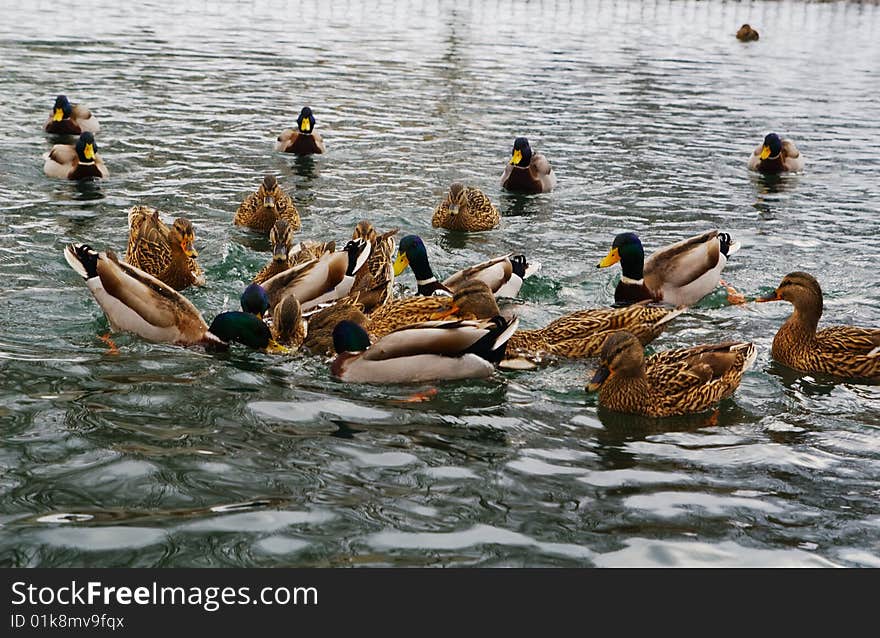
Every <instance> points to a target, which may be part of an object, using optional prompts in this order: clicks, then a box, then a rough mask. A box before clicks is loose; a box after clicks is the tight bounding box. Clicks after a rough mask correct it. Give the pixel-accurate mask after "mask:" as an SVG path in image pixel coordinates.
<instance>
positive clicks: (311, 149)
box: [275, 106, 324, 155]
mask: <svg viewBox="0 0 880 638" xmlns="http://www.w3.org/2000/svg"><path fill="white" fill-rule="evenodd" d="M275 150H276V151H281V152H283V153H295V154H296V155H312V154H315V153H323V152H324V139H323V138H322V137H321V134H320V133H318V132H317V131H316V130H315V116H314V115H312V109H310V108H309V107H308V106H304V107H303V110H302V111H300V113H299V117H298V118H296V129H292V128H288V129H284V130H283V131H282V132H281V135H279V136H278V141H277V142H276V143H275Z"/></svg>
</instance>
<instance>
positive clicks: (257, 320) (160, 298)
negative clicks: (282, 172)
mask: <svg viewBox="0 0 880 638" xmlns="http://www.w3.org/2000/svg"><path fill="white" fill-rule="evenodd" d="M746 26H747V25H746ZM744 28H745V27H744ZM741 31H742V30H741ZM737 37H740V34H737ZM755 38H757V34H755V36H754V38H751V39H755ZM296 122H297V124H296V127H295V128H290V129H287V130H285V131H283V132H282V133H281V135H280V136H279V137H278V139H277V143H276V144H275V150H276V151H278V152H284V153H294V154H297V155H308V154H315V153H324V152H325V145H324V141H323V139H322V138H321V136H320V134H319V133H318V132H317V131H316V130H315V117H314V114H313V113H312V110H311V109H310V108H309V107H305V108H303V109H302V111H301V113H300V114H299V117H298V118H297V120H296ZM44 129H45V131H46V132H47V133H49V134H52V135H63V136H77V139H76V141H75V143H74V144H73V145H65V144H56V145H55V146H53V147H52V149H51V150H50V151H49V152H48V153H47V154H46V156H45V172H46V174H47V175H49V176H51V177H59V178H66V179H86V178H100V177H106V176H107V175H108V173H107V169H106V167H105V166H104V164H103V162H102V160H101V158H100V157H99V156H98V153H97V151H98V148H97V144H96V142H95V137H94V136H95V134H96V133H97V132H98V131H99V130H100V126H99V124H98V122H97V120H96V119H95V117H94V116H93V115H92V114H91V113H90V111H89V110H88V109H87V108H85V107H84V106H82V105H74V104H71V103H70V102H69V101H68V99H67V98H66V97H65V96H63V95H60V96H58V98H57V100H56V101H55V105H54V108H53V110H52V114H51V115H50V117H49V119H48V121H47V122H46V124H45V126H44ZM748 166H749V168H751V169H752V170H755V171H758V172H761V173H765V174H777V173H781V172H788V171H799V170H802V169H803V166H804V159H803V157H802V156H801V155H800V153H799V152H798V150H797V148H796V146H795V145H794V143H793V142H792V141H791V140H784V139H781V138H780V137H779V136H778V135H776V134H774V133H771V134H769V135H767V136H766V137H765V138H764V141H763V143H762V144H761V145H760V146H759V147H758V148H757V149H755V151H754V153H753V154H752V156H751V157H750V158H749V161H748ZM501 184H502V186H503V187H504V188H505V189H507V190H510V191H515V192H523V193H546V192H549V191H551V190H553V188H554V186H555V185H556V174H555V173H554V171H553V169H552V167H551V165H550V162H549V161H548V160H547V158H546V157H544V156H543V155H541V154H540V153H536V152H534V151H533V150H532V148H531V146H530V145H529V142H528V140H527V139H526V138H524V137H518V138H516V140H515V141H514V145H513V151H512V153H511V157H510V159H509V161H508V163H507V164H506V166H505V168H504V171H503V174H502V177H501ZM499 220H500V215H499V213H498V209H497V208H496V207H495V206H494V205H493V204H492V202H491V201H490V199H489V198H488V197H487V196H486V195H485V194H484V193H482V192H481V191H480V190H479V189H477V188H473V187H470V186H466V185H464V184H460V183H454V184H452V185H451V186H450V188H449V191H448V193H447V194H446V195H445V196H444V199H443V201H442V202H440V204H439V205H438V206H437V207H436V209H435V210H434V214H433V219H432V224H433V226H434V227H442V228H446V229H449V230H453V231H460V232H474V231H486V230H490V229H492V228H495V227H496V226H497V225H498V223H499ZM233 222H234V223H235V224H236V225H238V226H241V227H244V228H247V229H250V230H251V231H253V232H255V233H259V234H262V235H268V237H269V239H270V242H271V245H272V254H271V257H270V258H269V260H268V263H267V264H266V265H265V267H263V268H262V269H261V270H260V271H259V272H258V273H256V274H255V276H254V279H253V283H252V284H250V285H249V286H248V287H247V288H246V289H245V290H244V292H243V293H242V294H241V297H240V303H241V310H240V311H231V312H223V313H221V314H219V315H217V316H216V317H215V318H214V320H213V321H212V323H211V324H210V325H208V324H207V323H206V321H205V319H204V318H203V317H202V314H201V313H200V312H199V310H198V309H197V308H196V307H195V306H194V305H193V304H192V303H191V302H190V301H189V300H188V299H187V298H186V297H184V296H183V295H182V294H181V293H180V292H179V291H180V290H183V289H185V288H187V287H189V286H201V285H203V284H204V283H205V276H204V273H203V272H202V269H201V268H200V267H199V265H198V262H197V257H198V253H197V252H196V250H195V247H194V241H195V232H194V229H193V226H192V224H191V223H190V222H189V221H188V220H186V219H184V218H178V219H176V220H174V221H173V223H172V224H171V226H168V225H166V223H165V222H163V221H162V220H161V219H160V215H159V211H157V210H156V209H153V208H150V207H148V206H140V205H138V206H134V207H132V208H131V210H130V211H129V213H128V233H129V237H128V245H127V250H126V254H125V257H124V258H123V259H120V258H119V257H118V256H117V255H116V254H115V253H114V252H113V251H111V250H106V251H104V252H99V251H96V250H94V249H93V248H91V247H90V246H88V245H86V244H70V245H68V246H67V247H66V248H65V250H64V256H65V258H66V260H67V262H68V264H69V265H70V266H71V268H73V269H74V270H75V271H76V272H77V273H79V274H80V275H81V276H82V277H83V278H84V279H85V281H86V286H87V287H88V288H89V290H90V291H91V292H92V295H93V296H94V298H95V300H96V301H97V303H98V305H99V306H100V307H101V309H102V310H103V311H104V313H105V315H106V317H107V319H108V321H109V323H110V326H111V329H112V330H115V331H126V332H132V333H135V334H137V335H140V336H141V337H143V338H145V339H148V340H150V341H154V342H165V343H174V344H180V345H185V346H190V345H201V346H204V347H206V348H209V349H226V348H228V347H230V344H232V343H238V344H243V345H245V346H249V347H251V348H256V349H260V350H265V351H268V352H278V353H289V352H293V351H296V350H300V349H303V350H306V351H308V352H310V353H312V354H315V355H323V356H327V355H330V356H333V355H334V353H335V356H334V358H333V360H332V363H331V364H330V367H331V372H332V374H333V375H334V376H335V377H337V378H339V379H341V380H343V381H347V382H354V383H413V382H425V381H434V380H441V379H465V378H480V377H488V376H490V375H492V374H495V371H496V370H497V369H498V368H501V369H531V368H535V367H537V366H539V365H547V364H549V363H552V362H553V361H555V360H557V359H559V358H565V359H574V358H586V357H598V359H599V367H598V369H597V370H596V371H595V373H594V374H593V376H592V378H591V379H590V381H589V383H588V384H587V389H588V390H590V391H594V390H598V393H599V395H598V396H599V403H600V405H602V406H605V407H606V408H609V409H612V410H616V411H620V412H627V413H634V414H641V415H646V416H652V417H665V416H671V415H681V414H686V413H692V412H702V411H705V410H707V409H709V408H711V407H713V406H714V405H715V404H717V403H718V402H719V401H720V400H721V399H724V398H726V397H729V396H731V395H732V394H733V392H734V391H735V390H736V388H737V387H738V385H739V383H740V380H741V379H742V376H743V374H744V373H745V371H746V370H747V369H748V368H749V367H750V366H751V364H752V363H753V362H754V360H755V357H756V348H755V346H754V345H753V344H752V343H748V342H741V341H730V342H726V343H718V344H703V345H697V346H694V347H689V348H679V349H675V350H667V351H664V352H659V353H657V354H654V355H652V356H650V357H645V354H644V346H645V345H646V344H648V343H649V342H651V341H652V340H653V339H655V338H656V337H657V336H658V335H660V334H661V333H662V332H663V331H664V330H665V329H666V327H667V326H668V325H669V323H670V322H671V321H672V320H673V319H675V318H676V317H677V316H679V315H680V314H681V313H682V312H684V311H685V310H686V309H687V307H688V306H690V305H693V304H695V303H697V302H698V301H699V300H700V299H702V298H703V297H704V296H706V295H708V294H710V293H712V292H713V291H714V290H715V289H716V288H717V287H718V286H719V285H724V286H725V287H727V288H728V299H729V300H730V302H731V303H744V302H745V298H744V297H743V296H742V295H740V294H739V293H737V292H736V291H735V290H733V289H732V288H730V287H729V286H727V284H726V283H724V282H723V281H722V280H721V274H722V271H723V270H724V267H725V265H726V263H727V260H728V259H729V258H730V257H731V256H732V255H733V254H734V253H735V252H736V250H737V249H738V248H739V244H738V243H736V242H735V241H733V239H732V238H731V237H730V235H729V234H727V233H724V232H718V231H717V230H710V231H707V232H705V233H702V234H700V235H696V236H694V237H690V238H686V239H684V240H682V241H680V242H677V243H675V244H672V245H671V246H667V247H664V248H660V249H659V250H656V251H655V252H653V253H652V254H651V255H650V256H648V257H647V258H646V257H645V250H644V248H643V246H642V243H641V240H640V239H639V237H638V236H637V235H636V234H634V233H621V234H619V235H617V236H616V237H615V238H614V240H613V243H612V244H611V247H610V249H609V251H608V254H607V255H606V256H605V257H604V258H603V259H601V261H599V262H598V264H597V266H598V267H600V268H605V267H609V266H613V265H614V264H618V263H619V264H620V266H621V271H622V272H621V278H620V282H619V283H618V284H617V287H616V289H615V294H614V299H615V305H614V307H610V308H592V309H585V310H580V311H577V312H573V313H570V314H568V315H565V316H563V317H559V318H557V319H555V320H554V321H552V322H550V323H549V324H548V325H546V326H544V327H541V328H536V329H528V330H526V329H520V328H519V320H518V318H517V317H515V316H512V315H511V314H509V313H505V312H502V310H501V309H500V308H499V301H501V302H502V303H503V300H504V299H510V298H514V297H516V296H517V295H518V293H519V291H520V288H521V286H522V285H523V281H524V280H525V279H527V278H528V277H529V276H531V275H532V274H534V273H535V272H536V271H537V270H538V268H539V265H538V264H533V263H529V262H528V260H527V259H526V257H525V255H515V254H508V255H502V256H498V257H495V258H493V259H489V260H487V261H485V262H483V263H480V264H476V265H474V266H471V267H469V268H465V269H463V270H461V271H459V272H456V273H454V274H452V275H450V276H448V277H446V278H445V279H439V278H438V277H437V276H436V275H435V273H434V271H433V269H432V267H431V264H430V260H429V251H428V247H427V246H426V245H425V243H424V242H423V241H422V239H421V238H420V237H418V236H417V235H405V236H403V237H401V239H400V241H399V245H398V244H396V241H395V237H396V235H397V234H398V229H396V228H395V229H391V230H388V231H386V232H379V231H378V230H377V229H375V228H374V227H373V225H372V223H370V222H369V221H366V220H364V221H361V222H360V223H358V224H357V226H356V227H355V228H354V229H353V231H352V234H351V238H350V239H348V240H346V242H345V244H344V246H343V247H342V248H341V249H337V245H336V241H333V240H331V241H311V240H307V241H302V242H300V243H298V244H294V241H293V237H294V233H295V232H296V231H299V230H300V229H301V228H302V219H301V217H300V213H299V211H298V210H297V208H296V206H295V204H294V202H293V200H292V199H291V198H290V196H289V195H288V194H287V193H286V192H285V191H284V189H283V188H282V187H281V185H280V184H279V183H278V181H277V179H276V178H275V177H274V176H272V175H267V176H265V177H264V178H263V180H262V182H261V183H260V185H259V187H258V188H257V190H256V191H255V192H254V193H252V194H251V195H249V196H248V197H247V198H246V199H245V200H244V201H243V202H242V203H241V205H240V206H239V208H238V210H237V211H236V213H235V216H234V218H233ZM406 268H410V269H411V270H412V272H413V274H414V275H415V279H416V284H417V288H416V294H414V295H411V296H406V297H399V298H395V297H394V294H393V282H394V278H395V277H396V276H399V275H401V274H402V273H403V272H404V270H405V269H406ZM778 300H782V301H787V302H789V303H791V304H792V305H793V306H794V312H793V314H792V315H791V316H790V317H789V319H788V320H787V321H786V322H785V323H784V324H783V326H782V327H781V328H780V329H779V332H778V333H777V334H776V337H775V338H774V340H773V351H772V354H773V357H774V358H775V359H776V360H778V361H780V362H782V363H783V364H785V365H787V366H789V367H791V368H794V369H795V370H799V371H801V372H807V373H825V374H829V375H834V376H836V377H840V378H847V379H857V380H880V329H870V328H857V327H852V326H835V327H831V328H824V329H822V330H818V329H817V325H818V322H819V318H820V317H821V314H822V291H821V289H820V287H819V283H818V282H817V281H816V279H815V278H814V277H813V276H811V275H809V274H807V273H803V272H793V273H790V274H788V275H786V276H785V277H784V278H783V279H782V282H781V283H780V284H779V287H778V288H777V289H776V290H775V291H774V292H773V293H772V294H771V295H769V296H766V297H761V298H758V299H756V301H760V302H767V301H778Z"/></svg>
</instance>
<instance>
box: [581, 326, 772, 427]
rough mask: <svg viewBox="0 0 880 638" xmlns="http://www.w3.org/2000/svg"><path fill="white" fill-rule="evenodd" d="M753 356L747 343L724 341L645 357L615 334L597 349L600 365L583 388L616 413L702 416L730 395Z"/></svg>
mask: <svg viewBox="0 0 880 638" xmlns="http://www.w3.org/2000/svg"><path fill="white" fill-rule="evenodd" d="M755 356H756V350H755V346H754V345H753V344H751V343H745V342H740V341H730V342H726V343H719V344H714V345H700V346H695V347H692V348H678V349H675V350H666V351H665V352H660V353H657V354H655V355H653V356H651V357H648V358H647V359H645V353H644V347H643V346H642V344H641V342H640V341H639V340H638V339H637V338H636V337H635V336H634V335H632V334H630V333H629V332H625V331H620V332H615V333H612V334H611V335H609V336H608V337H607V338H606V340H605V343H604V344H603V345H602V352H601V353H600V355H599V362H600V364H601V367H600V368H599V369H598V370H597V371H596V373H595V374H594V376H593V378H592V380H591V381H590V382H589V383H588V385H587V390H588V391H595V390H597V389H598V390H599V404H600V405H602V406H604V407H606V408H608V409H610V410H614V411H616V412H626V413H630V414H640V415H643V416H649V417H667V416H675V415H683V414H691V413H694V412H703V411H705V410H707V409H709V408H711V407H713V406H714V405H715V404H716V403H718V402H719V401H721V400H722V399H726V398H728V397H730V396H731V395H732V394H733V393H734V391H735V390H736V389H737V387H739V383H740V381H741V380H742V376H743V373H744V372H745V371H746V370H748V369H749V367H750V366H751V365H752V363H754V361H755Z"/></svg>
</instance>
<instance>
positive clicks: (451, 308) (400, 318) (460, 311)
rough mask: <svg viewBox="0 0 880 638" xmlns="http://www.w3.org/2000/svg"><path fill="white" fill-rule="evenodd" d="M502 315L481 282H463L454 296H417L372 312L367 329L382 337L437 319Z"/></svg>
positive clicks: (492, 297) (391, 303) (486, 287)
mask: <svg viewBox="0 0 880 638" xmlns="http://www.w3.org/2000/svg"><path fill="white" fill-rule="evenodd" d="M498 314H501V313H500V311H499V310H498V304H497V303H496V302H495V297H494V296H493V295H492V291H491V290H490V289H489V287H488V286H487V285H486V284H485V283H484V282H482V281H479V280H471V281H467V282H464V283H462V285H461V286H460V287H459V288H458V289H457V290H456V291H455V294H454V295H453V296H452V297H449V296H447V295H442V296H430V297H424V296H418V297H406V298H403V299H395V300H394V301H391V302H389V303H387V304H385V305H384V306H381V307H379V308H377V309H376V310H374V311H373V312H372V313H370V317H369V319H370V323H369V326H368V327H367V329H368V330H369V332H370V334H371V335H373V337H374V338H381V337H383V336H385V335H386V334H388V333H389V332H393V331H395V330H398V329H400V328H402V327H404V326H408V325H410V324H415V323H423V322H425V321H431V320H435V319H445V318H447V317H455V318H457V319H491V318H492V317H494V316H496V315H498Z"/></svg>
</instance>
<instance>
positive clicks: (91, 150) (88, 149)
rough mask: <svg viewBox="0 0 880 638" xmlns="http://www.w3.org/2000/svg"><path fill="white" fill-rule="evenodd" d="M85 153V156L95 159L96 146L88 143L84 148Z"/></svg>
mask: <svg viewBox="0 0 880 638" xmlns="http://www.w3.org/2000/svg"><path fill="white" fill-rule="evenodd" d="M83 155H85V158H86V159H88V160H93V159H95V147H94V146H92V145H91V144H86V148H85V150H83Z"/></svg>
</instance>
